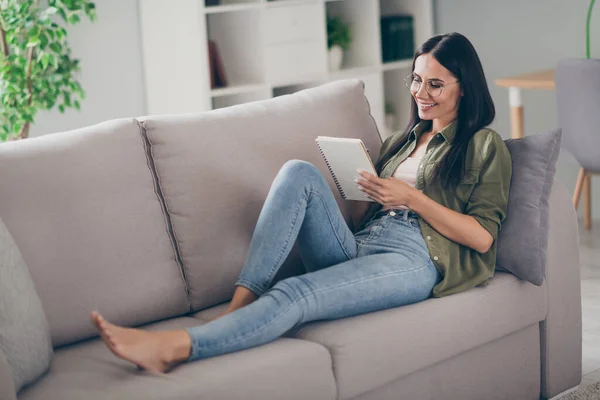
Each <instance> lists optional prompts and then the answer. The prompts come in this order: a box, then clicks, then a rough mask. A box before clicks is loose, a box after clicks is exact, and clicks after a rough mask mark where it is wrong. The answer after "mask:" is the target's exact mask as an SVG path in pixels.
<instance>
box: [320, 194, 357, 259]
mask: <svg viewBox="0 0 600 400" xmlns="http://www.w3.org/2000/svg"><path fill="white" fill-rule="evenodd" d="M310 193H311V194H314V195H315V196H317V197H318V198H319V200H321V203H322V204H323V208H324V209H325V214H327V218H328V219H329V224H330V225H331V228H332V230H333V234H334V235H335V238H336V239H337V241H338V243H339V245H340V247H341V248H342V251H343V252H344V254H345V255H346V257H347V258H348V260H350V259H352V256H350V254H348V251H347V249H346V245H345V243H344V241H343V240H342V239H340V237H339V235H338V231H337V229H335V227H334V226H333V222H332V221H333V218H332V217H331V214H330V213H329V209H328V208H327V206H326V205H325V200H323V197H322V196H321V194H320V193H318V192H315V191H313V190H311V191H310Z"/></svg>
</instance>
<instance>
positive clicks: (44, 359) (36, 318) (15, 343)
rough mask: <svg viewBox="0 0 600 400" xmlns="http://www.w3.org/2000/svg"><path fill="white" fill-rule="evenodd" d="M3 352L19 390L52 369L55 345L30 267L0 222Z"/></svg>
mask: <svg viewBox="0 0 600 400" xmlns="http://www.w3.org/2000/svg"><path fill="white" fill-rule="evenodd" d="M0 350H1V351H2V353H4V356H5V357H6V361H7V362H8V365H9V366H10V369H11V370H12V376H13V381H14V383H15V389H16V391H19V390H20V389H21V388H22V387H23V386H25V385H26V384H28V383H31V382H33V381H35V380H36V379H37V378H38V377H40V375H42V374H43V373H44V372H45V371H46V370H48V368H49V367H50V362H51V360H52V355H53V351H52V342H51V340H50V329H49V327H48V322H47V321H46V315H45V314H44V311H43V310H42V303H41V301H40V299H39V297H38V295H37V292H36V291H35V287H34V285H33V281H32V279H31V275H30V274H29V270H28V269H27V265H25V262H24V261H23V258H22V257H21V253H20V252H19V249H18V248H17V246H16V244H15V242H14V241H13V238H12V236H11V235H10V233H9V232H8V229H7V228H6V226H5V225H4V222H2V220H0Z"/></svg>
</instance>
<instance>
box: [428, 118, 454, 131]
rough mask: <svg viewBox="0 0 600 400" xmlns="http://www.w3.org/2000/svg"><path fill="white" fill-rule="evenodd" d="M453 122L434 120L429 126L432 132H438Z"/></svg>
mask: <svg viewBox="0 0 600 400" xmlns="http://www.w3.org/2000/svg"><path fill="white" fill-rule="evenodd" d="M452 121H453V120H452V119H448V118H436V119H434V120H433V123H432V124H431V129H432V130H433V132H440V131H441V130H442V129H444V128H445V127H447V126H448V125H449V124H450V123H451V122H452Z"/></svg>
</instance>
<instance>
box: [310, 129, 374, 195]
mask: <svg viewBox="0 0 600 400" xmlns="http://www.w3.org/2000/svg"><path fill="white" fill-rule="evenodd" d="M315 142H316V144H317V147H318V148H319V151H320V152H321V156H322V157H323V160H324V161H325V165H327V169H329V173H330V174H331V177H332V178H333V181H334V183H335V185H336V186H337V188H338V191H339V192H340V194H341V195H342V198H343V199H345V200H357V201H371V202H372V201H373V200H371V199H370V198H368V197H367V196H366V195H365V193H364V192H362V191H361V190H359V189H358V184H357V183H356V182H355V181H354V179H358V178H360V175H359V174H358V169H362V170H364V171H366V172H369V173H371V174H373V175H375V176H377V175H378V174H377V172H376V171H375V167H374V166H373V161H372V160H371V157H370V156H369V150H368V149H367V148H366V147H365V145H364V143H363V141H362V140H361V139H356V138H340V137H330V136H318V137H317V138H316V139H315Z"/></svg>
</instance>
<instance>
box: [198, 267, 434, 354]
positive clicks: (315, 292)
mask: <svg viewBox="0 0 600 400" xmlns="http://www.w3.org/2000/svg"><path fill="white" fill-rule="evenodd" d="M428 263H429V260H427V261H426V262H425V264H424V265H423V266H421V267H418V268H412V269H407V270H403V271H401V272H399V271H395V272H389V273H386V274H380V275H375V276H369V277H366V278H362V279H358V280H354V281H351V282H344V283H343V284H340V285H337V286H331V287H328V288H323V289H321V290H317V291H314V292H311V293H310V294H308V295H306V294H303V295H300V297H299V298H298V299H296V300H294V302H292V304H290V305H289V307H288V308H287V309H285V311H284V312H283V313H281V314H280V315H279V316H278V317H277V318H274V319H273V320H272V321H270V322H269V323H267V324H264V325H261V327H260V328H259V329H254V330H252V331H250V332H248V333H247V334H246V335H244V336H236V337H235V338H232V339H231V340H229V341H227V342H218V343H216V344H217V345H218V346H220V347H222V346H224V345H225V346H227V345H230V344H231V343H235V342H237V341H239V340H243V339H245V338H247V337H248V336H250V335H253V334H256V333H261V332H263V331H264V330H265V329H267V328H268V327H269V326H270V325H271V324H273V323H275V322H276V321H278V320H279V319H280V318H282V317H284V316H285V315H286V314H287V313H288V312H290V310H291V308H292V307H293V306H295V305H296V304H297V303H299V302H300V301H302V300H304V299H306V298H307V297H308V296H309V295H311V296H312V295H315V294H317V293H321V292H324V291H326V290H332V289H339V288H341V287H344V286H348V285H350V284H354V283H358V282H363V281H366V280H369V279H375V278H383V277H386V276H390V275H394V274H402V273H405V272H413V271H418V270H420V269H425V267H427V265H428ZM198 348H202V347H201V346H198V347H196V349H198ZM204 348H207V347H204Z"/></svg>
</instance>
